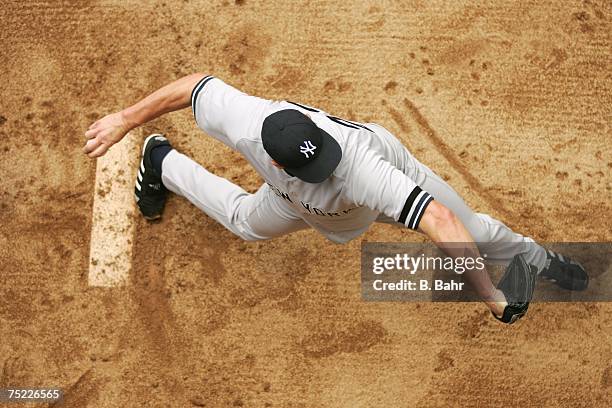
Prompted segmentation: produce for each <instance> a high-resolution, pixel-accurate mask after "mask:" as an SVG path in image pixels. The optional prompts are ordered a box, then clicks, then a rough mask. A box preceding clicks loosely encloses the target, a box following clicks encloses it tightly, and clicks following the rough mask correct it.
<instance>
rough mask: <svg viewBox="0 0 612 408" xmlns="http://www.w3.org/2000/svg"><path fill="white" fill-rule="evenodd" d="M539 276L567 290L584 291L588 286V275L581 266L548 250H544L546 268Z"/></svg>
mask: <svg viewBox="0 0 612 408" xmlns="http://www.w3.org/2000/svg"><path fill="white" fill-rule="evenodd" d="M540 276H541V277H542V278H544V279H549V280H552V281H554V282H555V283H556V284H557V285H559V286H560V287H562V288H563V289H567V290H585V289H586V288H587V286H589V275H587V273H586V271H585V270H584V268H583V267H582V265H580V264H579V263H578V262H576V261H572V260H571V259H570V258H568V257H566V256H563V255H561V254H558V253H556V252H553V251H549V250H546V266H545V267H544V269H543V270H542V272H540Z"/></svg>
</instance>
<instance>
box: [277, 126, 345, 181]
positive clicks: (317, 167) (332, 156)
mask: <svg viewBox="0 0 612 408" xmlns="http://www.w3.org/2000/svg"><path fill="white" fill-rule="evenodd" d="M319 132H321V146H319V148H320V149H321V151H320V152H319V154H318V155H317V157H316V158H315V159H314V160H312V161H311V162H310V163H308V164H307V165H305V166H302V167H298V168H289V167H287V169H286V170H287V171H288V172H289V173H290V174H292V175H294V176H295V177H297V178H299V179H300V180H303V181H305V182H307V183H322V182H323V181H325V179H327V178H328V177H329V176H331V174H332V173H333V172H334V170H336V167H338V163H340V160H341V159H342V148H341V147H340V145H339V144H338V142H336V139H334V138H333V137H331V135H330V134H329V133H327V132H326V131H324V130H323V129H321V128H319Z"/></svg>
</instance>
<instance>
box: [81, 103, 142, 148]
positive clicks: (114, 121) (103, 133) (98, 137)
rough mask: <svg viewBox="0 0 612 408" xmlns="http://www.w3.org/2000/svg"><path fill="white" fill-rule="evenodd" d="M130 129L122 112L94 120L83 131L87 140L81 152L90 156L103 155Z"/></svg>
mask: <svg viewBox="0 0 612 408" xmlns="http://www.w3.org/2000/svg"><path fill="white" fill-rule="evenodd" d="M131 129H132V127H131V126H130V125H129V124H128V122H127V120H126V119H125V117H124V116H123V113H122V112H115V113H111V114H110V115H106V116H105V117H103V118H102V119H100V120H97V121H96V122H94V123H93V124H92V125H91V126H90V127H89V129H87V131H86V132H85V138H86V139H87V142H86V143H85V146H84V147H83V152H84V153H85V154H87V155H88V156H89V157H91V158H96V157H100V156H103V155H104V154H105V153H106V151H107V150H108V149H109V148H110V147H111V146H112V145H114V144H115V143H117V142H118V141H120V140H121V139H123V137H124V136H125V135H126V134H127V133H128V132H129V131H130V130H131Z"/></svg>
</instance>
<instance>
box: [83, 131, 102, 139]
mask: <svg viewBox="0 0 612 408" xmlns="http://www.w3.org/2000/svg"><path fill="white" fill-rule="evenodd" d="M99 131H100V129H89V130H88V131H87V132H85V137H86V138H87V139H92V138H94V137H96V135H97V134H98V132H99Z"/></svg>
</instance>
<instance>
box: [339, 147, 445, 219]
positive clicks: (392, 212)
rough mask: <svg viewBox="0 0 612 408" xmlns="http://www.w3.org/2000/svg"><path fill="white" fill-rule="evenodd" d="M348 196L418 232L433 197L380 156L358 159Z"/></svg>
mask: <svg viewBox="0 0 612 408" xmlns="http://www.w3.org/2000/svg"><path fill="white" fill-rule="evenodd" d="M345 190H346V191H345V193H346V195H347V196H348V197H350V198H351V199H352V201H354V202H355V204H357V205H359V206H365V207H368V208H370V209H372V210H375V211H378V212H381V213H383V214H385V215H386V216H388V217H390V218H392V219H394V220H396V221H397V222H399V223H402V224H404V225H405V226H406V227H408V228H411V229H414V230H416V229H417V228H418V227H419V222H420V221H421V218H422V217H423V213H424V212H425V209H426V208H427V206H428V205H429V204H430V203H431V202H432V201H433V197H432V196H431V195H430V194H429V193H428V192H427V191H425V190H423V189H422V188H421V187H420V186H419V185H417V184H416V183H415V182H414V181H413V180H412V179H411V178H410V177H408V176H406V175H405V174H404V173H403V172H402V171H401V170H400V169H398V168H397V167H395V166H393V165H392V164H391V163H389V162H388V161H386V160H385V159H384V158H383V157H382V156H381V155H379V154H378V153H376V152H374V151H371V150H368V151H366V152H365V153H363V154H362V155H358V157H357V160H355V161H354V164H353V168H352V171H351V172H350V176H349V177H348V178H347V181H346V184H345Z"/></svg>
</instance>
